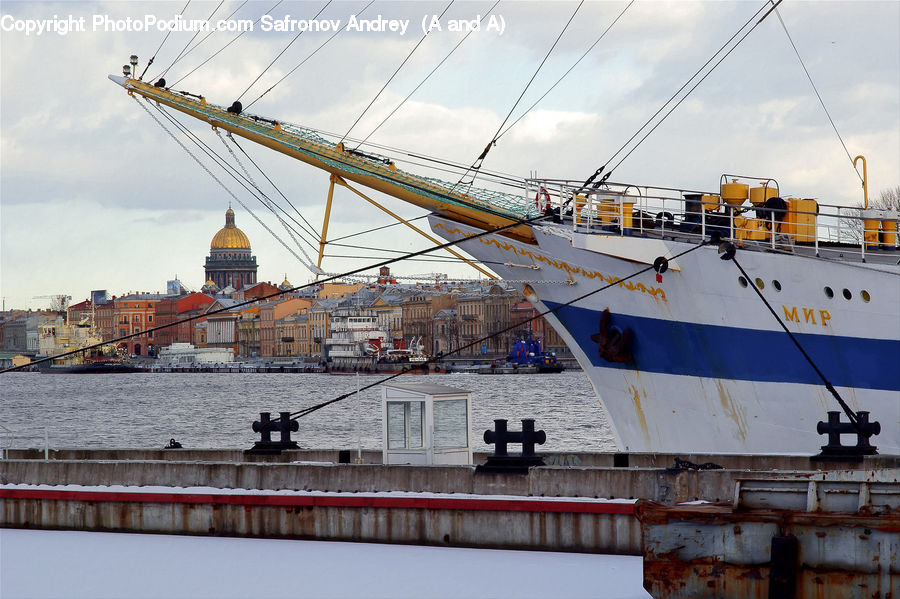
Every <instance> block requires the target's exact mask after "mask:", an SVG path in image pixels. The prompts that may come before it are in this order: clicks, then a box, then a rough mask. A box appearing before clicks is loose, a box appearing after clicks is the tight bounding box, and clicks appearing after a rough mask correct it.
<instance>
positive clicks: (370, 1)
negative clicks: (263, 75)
mask: <svg viewBox="0 0 900 599" xmlns="http://www.w3.org/2000/svg"><path fill="white" fill-rule="evenodd" d="M374 3H375V0H369V3H368V4H366V5H365V6H363V7H362V9H361V10H360V11H359V12H357V13H356V15H354V16H355V17H357V18H359V15H361V14H363V13H364V12H365V11H366V9H367V8H369V7H370V6H372V4H374ZM341 31H345V29H343V28H339V29H338V30H337V31H335V32H334V33H332V34H331V36H330V37H329V38H328V39H326V40H325V41H324V42H322V44H321V45H320V46H319V47H318V48H316V49H315V50H313V51H312V52H311V53H310V54H309V55H308V56H307V57H306V58H304V59H303V60H301V61H300V63H299V64H297V66H295V67H294V68H293V69H291V70H290V71H288V72H287V73H286V74H285V75H284V77H282V78H281V79H279V80H278V81H276V82H275V83H274V84H273V85H272V87H270V88H269V89H267V90H266V91H264V92H263V93H261V94H259V95H258V96H257V97H256V100H253V101H252V102H250V103H249V104H247V106H245V107H244V110H247V109H248V108H250V107H251V106H253V105H254V104H256V102H257V101H258V100H259V99H260V98H262V97H263V96H265V95H266V94H267V93H269V92H270V91H272V90H273V89H275V86H276V85H278V84H279V83H281V82H282V81H284V80H285V79H287V78H288V77H290V76H291V75H292V74H293V73H294V71H296V70H297V69H299V68H300V67H302V66H303V64H304V63H305V62H306V61H307V60H309V59H310V58H312V57H313V56H315V55H316V53H317V52H318V51H319V50H321V49H322V48H324V47H325V44H327V43H328V42H330V41H331V40H333V39H334V38H335V37H337V35H338V34H339V33H340V32H341Z"/></svg>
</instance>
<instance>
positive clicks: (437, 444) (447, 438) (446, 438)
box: [434, 399, 469, 449]
mask: <svg viewBox="0 0 900 599" xmlns="http://www.w3.org/2000/svg"><path fill="white" fill-rule="evenodd" d="M468 431H469V423H468V422H466V400H465V399H452V400H445V401H436V402H434V448H435V449H458V448H463V447H468V446H469V439H468Z"/></svg>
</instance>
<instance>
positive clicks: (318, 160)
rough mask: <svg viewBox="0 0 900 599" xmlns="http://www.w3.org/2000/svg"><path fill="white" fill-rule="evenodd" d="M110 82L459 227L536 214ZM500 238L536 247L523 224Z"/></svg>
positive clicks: (199, 102)
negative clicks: (444, 219) (434, 214)
mask: <svg viewBox="0 0 900 599" xmlns="http://www.w3.org/2000/svg"><path fill="white" fill-rule="evenodd" d="M109 79H110V80H111V81H113V82H114V83H116V84H118V85H121V86H122V87H123V88H125V89H126V90H127V91H128V94H129V95H131V96H134V95H135V94H138V95H140V96H143V97H145V98H148V99H150V100H153V101H155V102H158V103H159V104H164V105H166V106H169V107H170V108H174V109H175V110H178V111H180V112H183V113H184V114H187V115H189V116H191V117H194V118H196V119H198V120H201V121H205V122H208V123H209V124H210V125H211V126H212V127H213V128H218V129H224V130H226V131H230V132H231V133H232V134H234V135H240V136H241V137H243V138H245V139H249V140H250V141H253V142H255V143H258V144H260V145H262V146H265V147H267V148H270V149H272V150H275V151H276V152H281V153H282V154H285V155H287V156H290V157H291V158H295V159H297V160H300V161H302V162H305V163H307V164H309V165H312V166H314V167H316V168H319V169H321V170H324V171H326V172H328V173H330V174H331V175H333V176H335V177H338V178H340V179H345V180H349V181H354V182H356V183H359V184H360V185H363V186H365V187H368V188H370V189H374V190H376V191H380V192H382V193H385V194H387V195H390V196H393V197H395V198H398V199H400V200H403V201H405V202H408V203H410V204H413V205H416V206H419V207H420V208H425V209H427V210H430V211H432V212H434V213H437V214H439V215H441V216H445V217H447V218H450V219H452V220H455V221H457V222H460V223H463V224H467V225H472V226H475V227H479V228H481V229H485V230H494V229H497V228H500V227H504V226H508V225H510V224H513V223H515V222H517V221H520V220H522V219H526V218H530V217H534V216H538V214H539V213H538V212H537V211H536V208H535V207H534V203H533V202H527V201H525V199H524V198H523V197H521V196H515V195H511V194H505V193H500V192H495V191H491V190H480V189H468V190H466V192H462V191H458V190H456V189H454V188H453V186H451V185H450V184H448V183H445V182H442V181H438V180H436V179H431V178H428V177H423V176H420V175H416V174H413V173H408V172H405V171H402V170H400V169H398V168H397V166H396V165H395V164H394V163H393V162H392V161H390V160H389V159H386V158H381V157H378V156H373V155H370V154H366V153H363V152H359V151H356V150H348V149H347V148H345V147H344V144H343V143H338V144H333V143H331V142H330V141H328V140H326V139H325V138H323V137H321V136H320V135H318V134H317V133H316V132H314V131H313V130H311V129H306V128H303V127H298V126H296V125H288V124H284V123H280V122H277V121H269V120H266V119H261V118H252V117H249V116H243V115H241V114H240V113H237V112H232V111H231V110H230V109H225V108H223V107H221V106H217V105H215V104H210V103H209V102H207V101H206V98H204V97H203V96H197V97H193V96H187V95H184V94H182V93H179V92H175V91H172V90H169V89H166V88H161V87H156V86H154V85H150V84H148V83H144V82H142V81H138V80H136V79H133V78H131V77H117V76H115V75H110V76H109ZM502 234H503V235H506V236H508V237H511V238H513V239H516V240H518V241H523V242H526V243H535V238H534V235H533V233H532V232H531V229H530V228H529V227H528V226H527V225H521V226H518V227H513V228H511V229H508V230H506V231H504V232H503V233H502Z"/></svg>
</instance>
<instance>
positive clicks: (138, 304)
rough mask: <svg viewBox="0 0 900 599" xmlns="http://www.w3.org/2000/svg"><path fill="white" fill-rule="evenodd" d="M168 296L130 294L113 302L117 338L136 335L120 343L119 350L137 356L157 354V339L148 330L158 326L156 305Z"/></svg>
mask: <svg viewBox="0 0 900 599" xmlns="http://www.w3.org/2000/svg"><path fill="white" fill-rule="evenodd" d="M165 298H166V296H165V295H163V294H159V293H129V294H128V295H123V296H122V297H120V298H117V299H114V300H113V302H112V303H113V310H114V318H115V323H116V324H115V326H116V332H115V337H124V336H126V335H135V336H134V337H131V338H129V339H125V340H123V341H120V342H119V344H118V349H124V350H125V351H126V352H127V353H128V354H130V355H131V354H133V355H135V356H144V355H148V356H152V355H154V354H155V352H156V347H157V339H156V337H155V335H154V332H153V331H150V332H146V330H147V329H148V328H153V327H154V326H156V321H155V317H156V304H157V303H159V302H160V300H163V299H165Z"/></svg>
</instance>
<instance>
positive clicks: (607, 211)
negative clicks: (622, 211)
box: [597, 198, 619, 226]
mask: <svg viewBox="0 0 900 599" xmlns="http://www.w3.org/2000/svg"><path fill="white" fill-rule="evenodd" d="M597 215H598V216H599V217H600V224H601V225H604V226H606V225H611V224H612V223H613V221H614V220H616V219H617V218H619V203H618V202H616V201H615V200H614V199H610V198H601V199H600V202H599V203H598V204H597Z"/></svg>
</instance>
